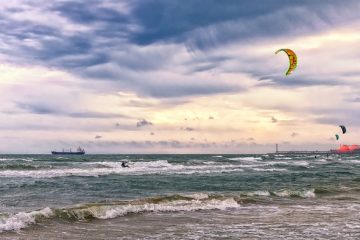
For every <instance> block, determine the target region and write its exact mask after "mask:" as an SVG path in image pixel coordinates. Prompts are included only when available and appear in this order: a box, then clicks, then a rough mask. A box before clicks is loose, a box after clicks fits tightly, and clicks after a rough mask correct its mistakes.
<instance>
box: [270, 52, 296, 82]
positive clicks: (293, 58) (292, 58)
mask: <svg viewBox="0 0 360 240" xmlns="http://www.w3.org/2000/svg"><path fill="white" fill-rule="evenodd" d="M281 51H283V52H285V53H286V54H287V55H288V57H289V69H288V70H287V72H286V73H285V75H286V76H287V75H289V74H290V73H292V72H293V71H294V70H295V68H296V66H297V56H296V54H295V52H294V51H293V50H291V49H288V48H282V49H279V50H277V51H276V52H275V54H278V53H279V52H281Z"/></svg>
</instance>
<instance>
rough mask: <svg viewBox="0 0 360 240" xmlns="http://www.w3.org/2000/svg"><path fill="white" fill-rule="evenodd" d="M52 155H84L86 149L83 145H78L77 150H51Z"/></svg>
mask: <svg viewBox="0 0 360 240" xmlns="http://www.w3.org/2000/svg"><path fill="white" fill-rule="evenodd" d="M51 154H52V155H84V154H85V150H84V149H83V148H81V147H78V148H77V150H76V152H73V151H71V149H70V150H69V151H65V150H64V149H63V150H62V151H60V152H58V151H51Z"/></svg>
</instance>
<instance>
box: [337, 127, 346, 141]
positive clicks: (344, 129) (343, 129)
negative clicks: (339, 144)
mask: <svg viewBox="0 0 360 240" xmlns="http://www.w3.org/2000/svg"><path fill="white" fill-rule="evenodd" d="M339 127H340V128H341V132H342V134H345V133H346V127H345V126H344V125H339ZM335 137H336V140H339V138H340V136H339V134H335Z"/></svg>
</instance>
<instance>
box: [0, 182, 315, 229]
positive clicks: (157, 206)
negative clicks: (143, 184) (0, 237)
mask: <svg viewBox="0 0 360 240" xmlns="http://www.w3.org/2000/svg"><path fill="white" fill-rule="evenodd" d="M269 197H270V198H272V197H281V198H293V197H297V198H298V197H300V198H314V197H315V189H310V190H302V191H301V190H299V191H291V190H282V191H277V192H272V191H252V192H243V193H241V194H234V195H232V194H229V195H211V194H206V193H189V194H178V195H171V196H158V197H152V198H146V199H136V200H128V201H125V200H124V201H115V202H109V203H88V204H81V205H76V206H74V207H68V208H58V209H52V208H49V207H46V208H43V209H40V210H36V211H31V212H19V213H16V214H12V215H0V232H4V231H17V230H20V229H23V228H26V227H28V226H30V225H32V224H37V223H41V222H43V221H45V220H46V219H48V220H49V219H50V220H51V219H61V220H65V221H90V220H92V219H111V218H116V217H121V216H125V215H128V214H145V213H166V212H191V211H200V210H227V209H234V208H240V207H241V205H243V204H246V203H248V202H251V203H256V201H257V200H256V199H257V198H269ZM248 198H252V200H251V201H249V199H248ZM263 200H264V199H263ZM263 200H262V202H263ZM269 200H270V199H269ZM271 201H272V200H270V202H271Z"/></svg>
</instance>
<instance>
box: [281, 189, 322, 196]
mask: <svg viewBox="0 0 360 240" xmlns="http://www.w3.org/2000/svg"><path fill="white" fill-rule="evenodd" d="M274 194H275V195H276V196H278V197H291V196H298V197H303V198H314V197H316V195H315V189H310V190H304V191H291V190H283V191H279V192H274Z"/></svg>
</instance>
